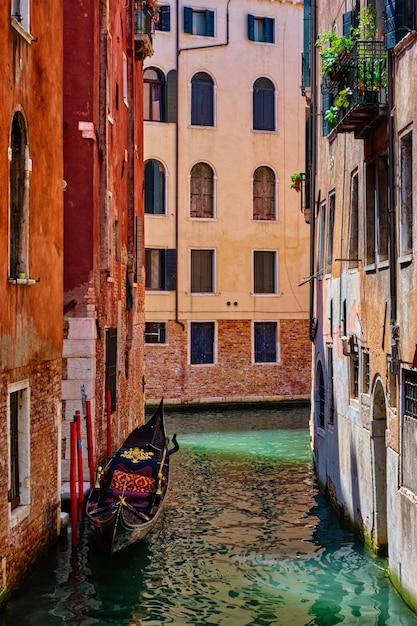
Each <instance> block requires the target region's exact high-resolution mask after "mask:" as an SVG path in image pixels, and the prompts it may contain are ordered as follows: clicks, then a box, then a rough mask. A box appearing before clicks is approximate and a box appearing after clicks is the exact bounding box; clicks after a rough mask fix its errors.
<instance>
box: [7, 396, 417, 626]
mask: <svg viewBox="0 0 417 626" xmlns="http://www.w3.org/2000/svg"><path fill="white" fill-rule="evenodd" d="M166 421H167V428H168V432H169V434H170V435H171V436H172V434H173V433H174V432H177V434H178V441H179V443H180V445H181V450H180V452H179V453H178V454H176V455H175V456H173V457H171V458H172V488H171V493H170V495H169V501H168V503H167V506H166V509H165V513H164V515H163V518H162V519H161V520H160V521H159V525H158V527H157V528H156V529H155V530H154V531H153V532H152V534H151V535H150V536H149V537H148V539H147V540H146V541H145V542H144V543H142V544H141V545H138V546H136V547H135V548H134V549H131V550H129V551H128V552H125V553H122V554H119V555H116V556H115V557H113V558H111V559H109V558H107V557H104V556H102V555H100V554H98V553H97V550H96V549H95V546H94V544H93V543H92V542H91V541H90V540H89V533H88V531H87V529H86V530H85V531H84V533H83V536H82V540H81V546H80V548H79V549H78V550H77V551H76V552H72V550H71V545H70V544H71V541H70V540H69V541H68V542H66V543H65V542H61V543H60V544H59V545H58V546H57V548H56V549H54V550H52V551H51V552H50V554H49V555H48V556H47V558H46V559H44V560H43V562H42V563H41V564H40V565H39V566H38V567H37V569H36V570H35V571H34V572H33V573H32V574H31V575H30V576H29V578H28V579H27V581H26V583H25V585H24V587H23V588H22V590H21V591H20V592H19V593H17V594H16V595H15V596H14V597H13V599H12V600H11V602H10V603H9V604H8V606H7V607H6V609H5V611H4V612H3V613H2V614H0V624H7V625H9V624H10V625H12V624H13V625H15V626H23V625H26V624H27V625H39V626H55V625H59V624H66V625H71V626H72V625H77V626H79V625H82V626H93V625H97V626H107V625H122V624H123V625H129V626H134V625H136V624H143V625H146V626H157V625H159V624H174V625H176V626H184V625H186V624H190V625H192V626H203V625H205V624H211V625H217V626H246V625H248V626H249V625H251V626H307V625H308V626H312V625H314V626H331V625H333V624H345V625H349V626H353V625H361V626H374V625H377V626H382V625H390V626H400V625H407V626H409V625H417V619H416V618H415V617H414V616H413V615H412V614H411V613H410V612H409V611H408V609H407V608H406V607H405V605H404V604H403V603H402V602H401V600H400V598H399V597H398V596H397V594H396V593H395V592H394V591H393V589H392V588H391V587H390V585H389V583H388V580H387V574H386V562H385V561H384V560H383V559H377V558H375V557H374V556H373V555H372V554H371V553H370V552H368V551H367V550H365V549H364V548H363V547H362V546H361V545H360V544H358V543H357V542H356V541H355V538H354V536H353V534H352V533H351V532H350V531H349V530H348V529H346V528H345V527H343V526H342V525H341V524H340V522H339V520H338V518H337V516H336V515H335V513H334V512H333V510H332V509H331V508H329V506H328V504H327V502H326V500H325V498H324V497H323V495H322V494H321V493H320V492H319V491H318V489H317V485H316V482H315V479H314V473H313V467H312V462H311V454H310V447H309V433H308V429H307V421H308V411H307V410H306V409H294V408H292V409H289V410H288V409H287V410H283V409H281V410H267V411H265V410H263V411H238V412H233V411H223V412H221V413H217V412H212V413H210V412H204V413H199V414H197V415H195V414H179V413H168V414H167V419H166Z"/></svg>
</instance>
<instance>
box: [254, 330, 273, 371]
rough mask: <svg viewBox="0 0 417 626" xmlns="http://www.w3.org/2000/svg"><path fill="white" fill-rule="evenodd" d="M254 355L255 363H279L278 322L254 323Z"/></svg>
mask: <svg viewBox="0 0 417 626" xmlns="http://www.w3.org/2000/svg"><path fill="white" fill-rule="evenodd" d="M253 355H254V362H255V363H276V362H277V361H278V324H277V322H254V323H253Z"/></svg>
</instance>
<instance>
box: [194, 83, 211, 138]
mask: <svg viewBox="0 0 417 626" xmlns="http://www.w3.org/2000/svg"><path fill="white" fill-rule="evenodd" d="M213 123H214V106H213V83H212V81H211V78H210V77H209V76H208V75H207V74H201V75H197V76H195V77H194V78H193V82H192V86H191V124H192V125H193V126H213Z"/></svg>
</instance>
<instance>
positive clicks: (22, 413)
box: [7, 381, 30, 511]
mask: <svg viewBox="0 0 417 626" xmlns="http://www.w3.org/2000/svg"><path fill="white" fill-rule="evenodd" d="M29 398H30V395H29V387H28V383H27V382H26V381H25V382H22V383H15V384H13V385H10V386H9V388H8V396H7V420H8V432H9V491H8V500H9V502H10V507H11V510H12V511H13V510H14V509H16V508H17V507H18V506H24V505H28V504H30V481H29V474H30V409H29Z"/></svg>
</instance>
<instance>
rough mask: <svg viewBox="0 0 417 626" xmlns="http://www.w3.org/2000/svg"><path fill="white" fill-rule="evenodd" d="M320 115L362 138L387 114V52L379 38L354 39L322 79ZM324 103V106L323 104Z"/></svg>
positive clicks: (338, 130) (344, 131)
mask: <svg viewBox="0 0 417 626" xmlns="http://www.w3.org/2000/svg"><path fill="white" fill-rule="evenodd" d="M322 92H323V103H325V105H324V106H323V109H324V111H323V113H324V119H325V121H326V122H327V124H328V125H329V126H330V128H334V129H335V130H336V132H338V133H351V132H353V133H354V134H355V138H357V139H362V138H363V137H365V135H366V134H367V133H368V132H369V130H371V129H372V127H373V126H375V125H376V124H377V123H378V122H379V121H380V120H381V118H382V117H384V116H386V115H387V52H386V49H385V46H384V43H383V42H382V41H373V40H371V41H357V42H356V43H355V44H354V46H353V48H352V51H351V52H344V53H343V54H341V55H340V57H339V59H338V62H337V63H336V64H335V66H334V68H333V69H332V72H331V73H329V74H328V75H327V76H325V77H324V80H323V83H322ZM326 105H327V106H326Z"/></svg>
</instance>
